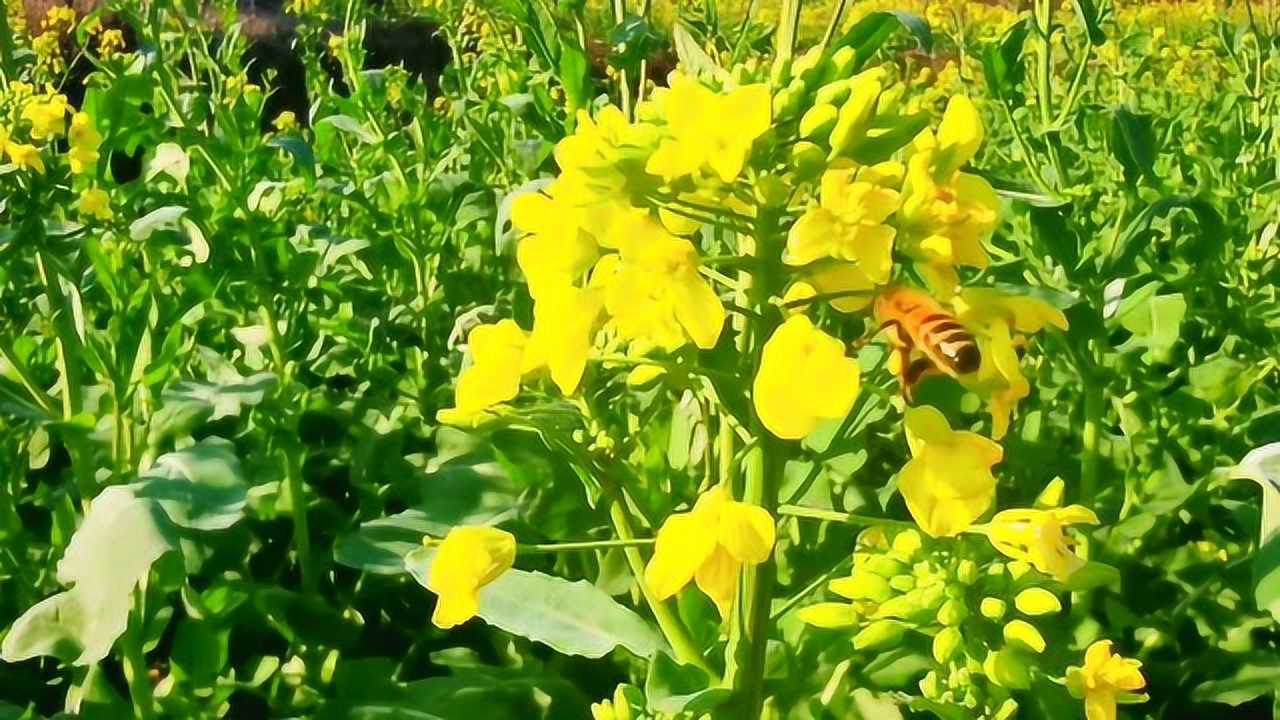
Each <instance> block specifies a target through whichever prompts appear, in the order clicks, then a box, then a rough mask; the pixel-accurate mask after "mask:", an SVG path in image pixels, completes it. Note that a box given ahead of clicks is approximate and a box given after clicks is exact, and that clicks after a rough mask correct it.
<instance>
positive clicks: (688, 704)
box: [644, 652, 732, 715]
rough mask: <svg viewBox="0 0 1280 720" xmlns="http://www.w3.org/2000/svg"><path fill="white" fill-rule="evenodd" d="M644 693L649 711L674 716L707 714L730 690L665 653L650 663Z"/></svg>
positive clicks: (730, 692) (724, 699)
mask: <svg viewBox="0 0 1280 720" xmlns="http://www.w3.org/2000/svg"><path fill="white" fill-rule="evenodd" d="M644 694H645V697H646V698H647V700H648V703H649V707H650V708H651V709H653V710H657V711H658V712H662V713H667V714H670V715H675V714H676V713H682V712H687V713H695V714H698V713H706V712H710V711H712V710H714V709H715V708H717V707H719V706H720V705H722V704H724V702H725V701H726V700H728V699H729V697H730V696H731V695H732V691H730V690H729V689H728V688H724V687H717V686H715V685H714V684H713V683H712V680H711V677H710V676H709V675H707V673H706V671H704V670H701V669H699V668H696V667H694V666H692V665H681V664H680V663H678V662H676V661H675V659H674V658H672V657H671V656H670V655H668V654H666V653H665V652H659V653H658V654H657V655H655V656H654V657H653V660H651V661H650V662H649V674H648V675H647V676H646V677H645V681H644Z"/></svg>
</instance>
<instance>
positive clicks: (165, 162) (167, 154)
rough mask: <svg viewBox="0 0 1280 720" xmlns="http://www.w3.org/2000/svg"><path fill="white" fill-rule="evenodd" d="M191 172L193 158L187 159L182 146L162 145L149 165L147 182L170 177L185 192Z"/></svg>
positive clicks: (157, 148)
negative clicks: (164, 176) (161, 177)
mask: <svg viewBox="0 0 1280 720" xmlns="http://www.w3.org/2000/svg"><path fill="white" fill-rule="evenodd" d="M189 172H191V158H189V157H187V153H186V151H185V150H183V149H182V146H181V145H178V144H177V143H160V144H159V145H157V146H156V150H155V154H153V155H152V156H151V160H150V161H149V162H148V163H147V175H146V178H147V182H151V181H152V180H154V179H155V178H156V176H157V175H168V176H169V177H171V178H173V179H174V180H175V181H176V182H177V183H178V186H179V187H181V188H182V189H184V190H185V189H186V187H187V174H188V173H189Z"/></svg>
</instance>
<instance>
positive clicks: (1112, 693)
mask: <svg viewBox="0 0 1280 720" xmlns="http://www.w3.org/2000/svg"><path fill="white" fill-rule="evenodd" d="M1146 686H1147V680H1146V678H1144V677H1143V676H1142V663H1141V662H1139V661H1137V660H1133V659H1130V658H1126V657H1122V656H1120V655H1115V654H1112V652H1111V641H1110V640H1099V641H1097V642H1095V643H1093V644H1092V645H1090V646H1089V649H1088V650H1086V651H1085V653H1084V667H1076V666H1072V667H1070V668H1067V690H1068V691H1070V693H1071V695H1072V696H1073V697H1077V698H1081V699H1083V700H1084V716H1085V718H1086V719H1087V720H1115V718H1116V704H1117V703H1124V704H1130V703H1142V702H1146V701H1147V696H1146V695H1145V694H1141V693H1140V692H1139V691H1141V690H1142V689H1143V688H1145V687H1146Z"/></svg>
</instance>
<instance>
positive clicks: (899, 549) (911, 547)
mask: <svg viewBox="0 0 1280 720" xmlns="http://www.w3.org/2000/svg"><path fill="white" fill-rule="evenodd" d="M922 547H924V539H923V538H921V537H920V533H919V532H917V531H916V530H914V529H911V530H903V531H902V532H900V533H898V534H897V535H894V536H893V552H894V553H896V554H897V555H898V556H899V557H900V558H902V559H903V560H904V561H910V560H911V558H913V557H915V555H916V553H918V552H920V548H922Z"/></svg>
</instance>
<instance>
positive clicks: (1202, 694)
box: [1191, 658, 1280, 706]
mask: <svg viewBox="0 0 1280 720" xmlns="http://www.w3.org/2000/svg"><path fill="white" fill-rule="evenodd" d="M1276 688H1280V661H1276V660H1275V659H1270V660H1269V661H1268V660H1266V659H1261V658H1260V659H1259V660H1258V661H1255V662H1248V663H1245V664H1244V665H1241V666H1240V667H1239V669H1237V670H1236V672H1235V674H1234V675H1232V676H1231V677H1229V678H1225V679H1223V680H1210V681H1208V682H1203V683H1200V684H1199V685H1197V686H1196V688H1195V689H1194V690H1192V691H1191V699H1192V700H1194V701H1196V702H1214V703H1223V704H1225V705H1232V706H1237V705H1243V704H1244V703H1247V702H1249V701H1250V700H1253V699H1254V698H1258V697H1261V696H1263V695H1269V694H1271V693H1274V692H1276Z"/></svg>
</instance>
